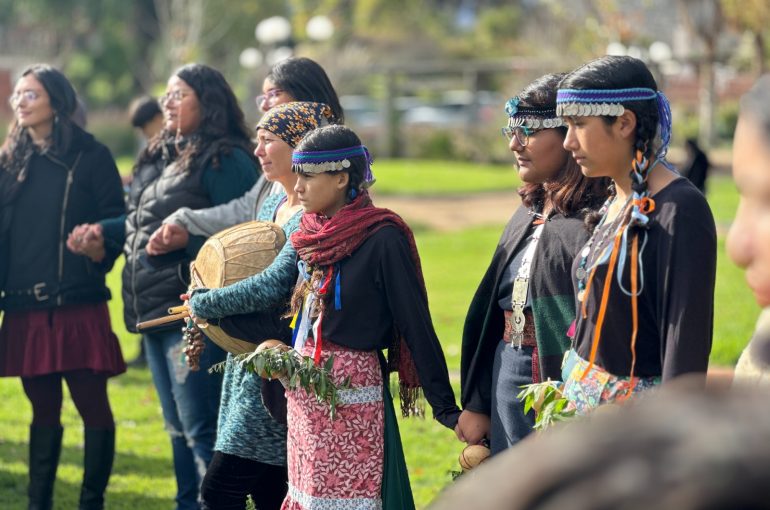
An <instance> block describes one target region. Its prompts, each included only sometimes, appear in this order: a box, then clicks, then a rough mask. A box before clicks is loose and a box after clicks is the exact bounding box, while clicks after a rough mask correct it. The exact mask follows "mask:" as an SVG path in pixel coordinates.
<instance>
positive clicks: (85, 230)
mask: <svg viewBox="0 0 770 510" xmlns="http://www.w3.org/2000/svg"><path fill="white" fill-rule="evenodd" d="M67 248H69V250H70V251H71V252H72V253H76V254H78V255H85V256H86V257H88V258H90V259H91V260H92V261H94V262H96V263H99V262H101V261H102V260H103V259H104V256H105V250H104V234H103V232H102V226H101V224H99V223H93V224H83V225H78V226H76V227H75V228H74V229H72V232H70V234H69V236H68V237H67Z"/></svg>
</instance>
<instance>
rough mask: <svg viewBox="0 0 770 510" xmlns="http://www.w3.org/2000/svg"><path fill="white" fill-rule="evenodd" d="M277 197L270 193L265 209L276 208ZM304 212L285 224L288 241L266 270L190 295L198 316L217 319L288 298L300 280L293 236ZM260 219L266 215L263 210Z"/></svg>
mask: <svg viewBox="0 0 770 510" xmlns="http://www.w3.org/2000/svg"><path fill="white" fill-rule="evenodd" d="M276 204H277V200H276V199H275V198H274V197H272V196H271V197H269V198H268V200H267V201H266V202H265V204H264V206H263V208H262V210H265V209H270V210H274V208H275V205H276ZM301 215H302V213H301V212H298V213H297V214H295V215H294V216H293V217H292V218H291V219H290V220H289V221H288V222H287V223H286V224H285V225H284V226H283V230H284V232H285V233H286V244H284V245H283V248H282V249H281V251H280V252H279V253H278V255H277V256H276V258H275V260H273V263H272V264H270V265H269V266H268V267H267V268H266V269H265V270H264V271H262V272H261V273H259V274H256V275H254V276H251V277H249V278H246V279H245V280H241V281H240V282H238V283H234V284H232V285H228V286H227V287H224V288H221V289H201V290H199V291H196V292H195V293H194V294H193V296H192V297H191V299H190V308H191V309H192V312H193V314H194V315H195V316H196V317H200V318H203V319H215V318H221V317H228V316H230V315H237V314H245V313H252V312H259V311H264V310H269V309H270V308H273V307H275V306H279V305H281V304H283V303H286V302H288V299H289V296H290V294H291V290H292V288H293V287H294V284H295V282H296V281H297V252H296V250H295V249H294V247H293V246H292V245H291V242H290V241H289V236H291V234H292V233H293V232H294V231H295V230H297V228H298V227H299V219H300V217H301ZM260 219H263V220H268V221H269V220H271V219H272V214H271V215H270V217H269V218H265V217H263V215H262V211H260Z"/></svg>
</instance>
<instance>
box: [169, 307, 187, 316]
mask: <svg viewBox="0 0 770 510" xmlns="http://www.w3.org/2000/svg"><path fill="white" fill-rule="evenodd" d="M182 312H185V313H187V314H188V315H189V313H190V309H189V308H188V307H187V305H179V306H172V307H171V308H169V309H168V313H170V314H171V315H176V314H178V313H182Z"/></svg>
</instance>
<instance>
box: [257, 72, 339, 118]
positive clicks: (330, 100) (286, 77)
mask: <svg viewBox="0 0 770 510" xmlns="http://www.w3.org/2000/svg"><path fill="white" fill-rule="evenodd" d="M267 79H269V80H270V81H272V82H273V83H274V84H275V85H276V87H278V88H280V89H282V90H285V91H286V92H288V93H289V94H290V95H291V96H292V97H293V98H294V99H296V100H297V101H314V102H316V103H324V104H327V105H329V108H331V109H332V115H333V117H334V119H333V122H334V123H335V124H344V123H345V113H344V112H343V110H342V105H340V100H339V98H338V97H337V92H335V90H334V87H333V86H332V82H331V80H329V76H328V75H327V74H326V71H324V69H323V67H321V66H320V65H319V64H318V63H317V62H316V61H314V60H310V59H309V58H305V57H291V58H287V59H286V60H281V61H280V62H278V63H277V64H275V65H274V66H273V67H272V68H271V69H270V72H269V73H268V74H267Z"/></svg>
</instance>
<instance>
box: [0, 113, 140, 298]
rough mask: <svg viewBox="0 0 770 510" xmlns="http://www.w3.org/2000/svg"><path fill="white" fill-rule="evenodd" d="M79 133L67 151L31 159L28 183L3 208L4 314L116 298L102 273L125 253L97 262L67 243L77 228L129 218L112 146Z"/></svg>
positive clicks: (77, 130)
mask: <svg viewBox="0 0 770 510" xmlns="http://www.w3.org/2000/svg"><path fill="white" fill-rule="evenodd" d="M73 129H74V134H73V140H72V143H71V144H70V149H69V151H68V152H67V153H66V154H53V153H51V152H50V151H49V152H46V153H43V154H41V153H35V154H34V155H33V156H32V157H31V159H30V161H29V164H28V165H27V168H26V172H25V174H26V176H25V178H24V180H23V181H22V182H20V183H17V185H18V189H15V190H14V193H13V194H12V200H8V203H6V204H3V205H4V206H3V208H2V210H0V224H2V225H4V228H3V229H2V231H0V243H2V245H3V247H4V248H5V252H4V256H3V257H2V258H1V259H0V260H2V262H1V263H2V266H3V267H2V268H0V273H4V274H5V275H6V276H5V278H4V280H5V282H4V284H3V285H2V288H3V296H2V300H0V307H2V308H3V309H5V310H9V311H10V310H30V309H44V308H53V307H57V306H62V305H67V304H78V303H98V302H103V301H107V300H108V299H110V291H109V290H108V289H107V286H106V285H105V281H104V276H105V274H106V272H107V271H109V269H110V268H111V267H112V264H113V262H114V261H115V258H116V257H117V256H118V255H119V254H120V253H119V252H118V251H110V250H108V252H107V255H106V257H105V259H104V260H103V261H102V262H101V263H99V264H95V263H93V262H91V260H90V259H88V258H87V257H84V256H81V255H75V254H73V253H71V252H70V251H69V250H68V249H67V247H66V245H65V243H66V240H67V235H68V234H69V232H70V231H71V230H72V229H73V228H74V227H75V226H76V225H79V224H81V223H96V222H98V221H100V220H103V219H106V218H110V217H115V216H120V215H122V214H124V213H125V201H124V199H123V187H122V185H121V182H120V175H119V174H118V169H117V167H116V166H115V160H114V159H113V158H112V155H111V154H110V151H109V149H107V147H105V146H104V145H102V144H101V143H99V142H97V141H96V140H95V139H94V137H93V136H91V135H90V134H88V133H86V132H85V131H83V130H81V129H80V128H77V127H73ZM0 173H4V172H3V170H2V169H0ZM6 177H8V174H6ZM10 181H11V180H10V179H0V183H2V184H0V186H2V187H3V190H2V191H3V192H6V191H8V190H9V189H10V185H9V182H10Z"/></svg>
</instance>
